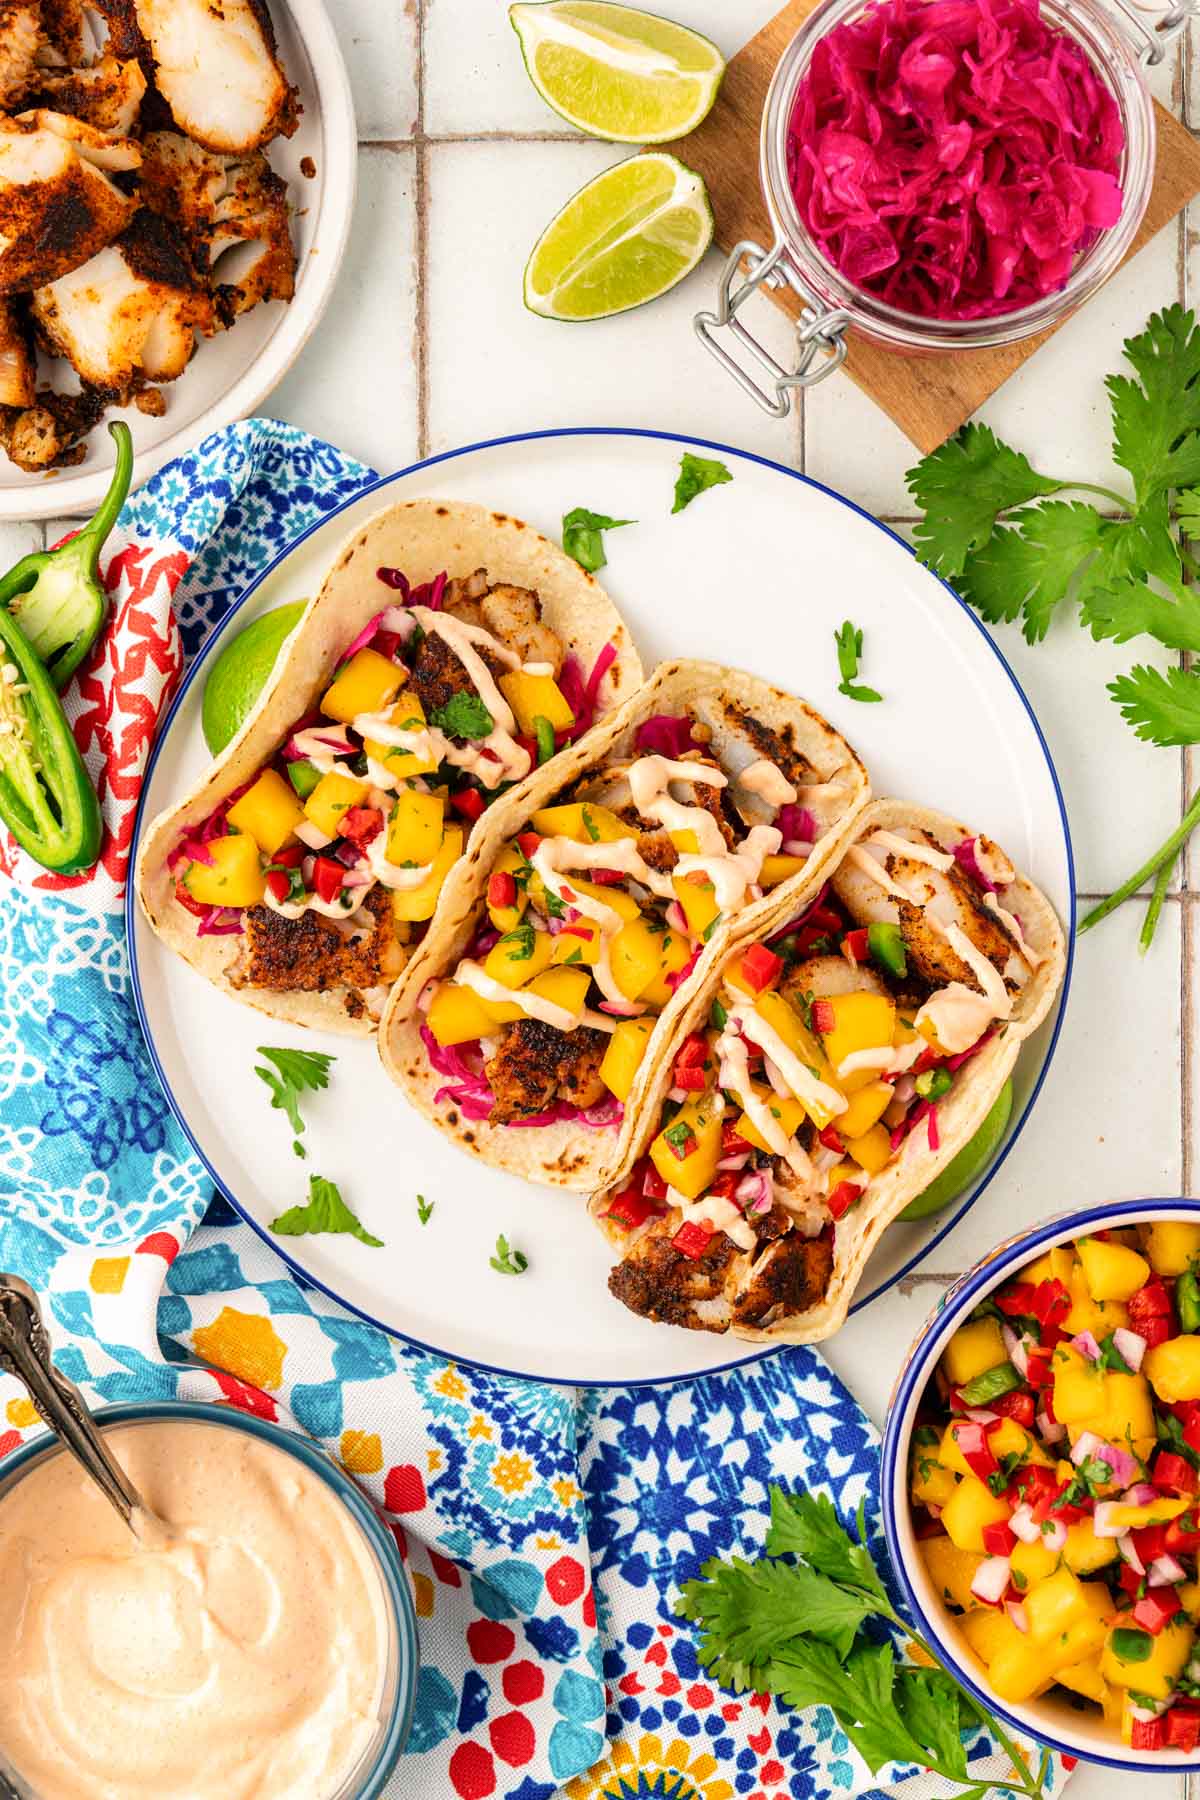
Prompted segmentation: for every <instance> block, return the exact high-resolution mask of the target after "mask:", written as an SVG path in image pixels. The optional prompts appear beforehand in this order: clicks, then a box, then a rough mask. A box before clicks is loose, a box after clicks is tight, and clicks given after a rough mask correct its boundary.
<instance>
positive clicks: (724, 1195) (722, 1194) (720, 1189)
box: [705, 1169, 742, 1200]
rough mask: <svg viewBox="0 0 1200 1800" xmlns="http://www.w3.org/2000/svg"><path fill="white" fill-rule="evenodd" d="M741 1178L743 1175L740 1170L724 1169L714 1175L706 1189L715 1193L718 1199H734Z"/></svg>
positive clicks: (710, 1192)
mask: <svg viewBox="0 0 1200 1800" xmlns="http://www.w3.org/2000/svg"><path fill="white" fill-rule="evenodd" d="M741 1179H742V1176H741V1171H740V1170H738V1169H722V1170H721V1171H720V1173H719V1174H718V1175H716V1176H714V1177H713V1179H712V1181H710V1182H709V1184H708V1187H707V1189H706V1190H705V1191H706V1192H707V1193H709V1194H715V1195H716V1197H717V1199H718V1200H732V1199H733V1197H734V1195H735V1194H736V1193H737V1189H738V1183H739V1182H740V1181H741Z"/></svg>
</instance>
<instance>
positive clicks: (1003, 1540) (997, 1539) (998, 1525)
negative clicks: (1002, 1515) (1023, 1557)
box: [983, 1519, 1017, 1556]
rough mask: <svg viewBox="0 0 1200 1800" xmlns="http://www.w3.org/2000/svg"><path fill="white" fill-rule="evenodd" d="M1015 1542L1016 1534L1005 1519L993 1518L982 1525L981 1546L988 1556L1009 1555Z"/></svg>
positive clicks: (1013, 1548) (1014, 1546)
mask: <svg viewBox="0 0 1200 1800" xmlns="http://www.w3.org/2000/svg"><path fill="white" fill-rule="evenodd" d="M1016 1544H1017V1534H1016V1532H1015V1531H1014V1530H1013V1528H1012V1526H1011V1525H1010V1524H1009V1523H1008V1521H1007V1520H1006V1519H993V1520H992V1522H991V1524H990V1525H985V1526H984V1528H983V1547H984V1549H985V1550H986V1551H987V1553H988V1555H989V1556H1011V1555H1012V1553H1013V1551H1014V1550H1015V1548H1016Z"/></svg>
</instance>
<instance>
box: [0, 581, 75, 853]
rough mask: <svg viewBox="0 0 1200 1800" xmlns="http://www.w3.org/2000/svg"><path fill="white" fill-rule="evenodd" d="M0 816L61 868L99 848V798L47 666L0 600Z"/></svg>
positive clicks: (26, 846)
mask: <svg viewBox="0 0 1200 1800" xmlns="http://www.w3.org/2000/svg"><path fill="white" fill-rule="evenodd" d="M0 819H3V821H4V823H5V825H7V826H8V829H9V830H10V831H11V832H12V834H13V836H14V837H15V838H16V840H17V842H18V844H20V846H21V848H22V849H23V850H24V851H26V852H27V854H28V855H30V856H32V857H33V859H34V861H35V862H39V863H41V864H42V866H43V868H46V869H53V870H54V871H55V872H56V873H58V874H61V875H76V874H78V873H79V872H80V870H82V869H90V868H91V866H92V864H93V863H94V862H95V861H96V858H97V857H98V856H99V854H100V803H99V801H98V800H97V799H96V794H95V791H94V789H93V787H92V784H91V782H90V781H89V780H88V776H87V770H86V769H85V768H84V766H83V759H82V757H81V756H80V754H79V751H78V749H77V747H76V744H75V739H74V737H73V736H72V735H71V727H70V725H69V724H68V723H67V715H66V714H65V713H64V711H63V709H62V702H61V700H60V699H59V697H58V695H57V693H56V692H55V688H54V683H53V681H52V680H51V678H50V676H49V674H48V673H47V671H46V668H45V666H44V665H43V663H42V662H41V660H40V659H39V657H38V656H37V655H35V653H34V650H33V646H32V645H31V644H30V642H29V640H28V638H27V637H26V636H25V633H24V632H23V631H22V630H21V627H20V626H19V625H18V624H17V622H16V620H15V619H14V618H13V617H12V614H11V613H9V612H6V611H5V609H4V607H3V606H0Z"/></svg>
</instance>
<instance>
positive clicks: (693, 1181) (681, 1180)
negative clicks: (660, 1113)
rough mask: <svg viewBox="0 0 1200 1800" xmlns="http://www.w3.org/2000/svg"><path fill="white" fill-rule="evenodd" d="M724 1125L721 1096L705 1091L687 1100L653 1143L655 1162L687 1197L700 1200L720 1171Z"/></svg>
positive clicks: (668, 1183)
mask: <svg viewBox="0 0 1200 1800" xmlns="http://www.w3.org/2000/svg"><path fill="white" fill-rule="evenodd" d="M721 1124H722V1119H721V1103H720V1096H719V1095H717V1096H714V1095H713V1094H701V1095H699V1096H698V1097H697V1098H695V1099H689V1100H685V1101H684V1103H683V1105H682V1106H681V1107H680V1109H679V1111H678V1112H677V1113H676V1114H675V1117H674V1118H673V1119H672V1120H671V1122H670V1124H669V1125H665V1126H664V1127H663V1129H662V1130H661V1131H660V1132H659V1134H658V1136H657V1137H656V1138H655V1139H654V1142H653V1143H652V1144H651V1146H650V1160H651V1162H652V1163H653V1164H654V1166H655V1168H656V1169H657V1170H658V1172H659V1174H660V1175H661V1176H662V1178H663V1180H664V1181H665V1182H666V1184H667V1186H668V1187H671V1188H674V1189H675V1190H676V1192H677V1193H680V1194H682V1195H683V1197H684V1199H685V1200H696V1199H698V1198H699V1197H700V1195H701V1194H702V1193H703V1192H704V1190H705V1189H706V1188H707V1187H708V1186H709V1184H710V1182H711V1181H712V1178H713V1176H714V1175H715V1174H716V1172H717V1164H718V1162H719V1161H720V1159H721Z"/></svg>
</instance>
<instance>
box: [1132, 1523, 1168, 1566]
mask: <svg viewBox="0 0 1200 1800" xmlns="http://www.w3.org/2000/svg"><path fill="white" fill-rule="evenodd" d="M1130 1535H1131V1536H1132V1538H1133V1547H1134V1549H1135V1550H1136V1551H1137V1553H1138V1557H1139V1559H1140V1560H1141V1561H1142V1562H1143V1563H1145V1565H1146V1567H1147V1568H1149V1567H1150V1564H1151V1563H1152V1562H1153V1561H1154V1559H1155V1557H1156V1556H1162V1555H1163V1554H1164V1552H1165V1551H1166V1548H1167V1528H1166V1526H1165V1525H1143V1526H1141V1527H1140V1528H1139V1529H1138V1530H1137V1531H1134V1532H1131V1534H1130Z"/></svg>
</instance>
